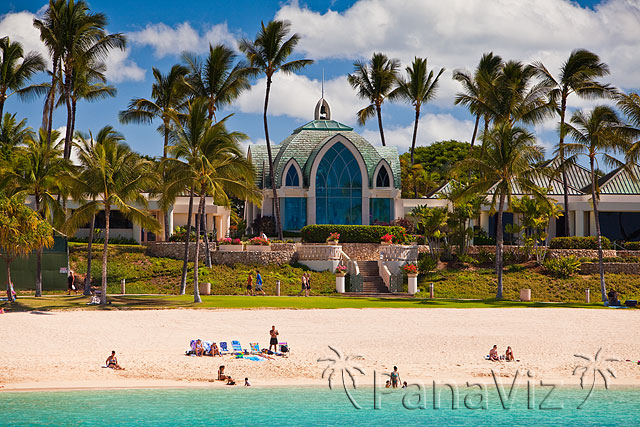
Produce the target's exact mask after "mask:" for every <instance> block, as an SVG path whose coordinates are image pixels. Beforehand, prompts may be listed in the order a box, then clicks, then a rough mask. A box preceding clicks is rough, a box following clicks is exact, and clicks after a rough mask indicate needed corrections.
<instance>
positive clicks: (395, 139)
mask: <svg viewBox="0 0 640 427" xmlns="http://www.w3.org/2000/svg"><path fill="white" fill-rule="evenodd" d="M383 120H384V119H383ZM383 125H384V122H383ZM473 125H474V123H473V122H472V121H471V120H458V119H456V118H455V117H453V116H452V115H451V114H431V113H427V114H423V115H422V116H421V117H420V122H419V124H418V135H417V137H416V146H417V147H418V146H421V145H431V144H432V143H433V142H436V141H443V140H449V139H456V140H459V141H469V140H470V139H471V134H472V133H473ZM362 136H364V137H365V138H366V139H367V140H368V141H369V142H371V143H372V144H374V145H380V131H379V130H378V128H377V127H376V128H375V129H366V130H364V131H363V132H362ZM412 136H413V122H411V123H409V124H407V125H406V126H387V127H385V128H384V137H385V140H386V143H387V145H390V146H396V147H398V150H399V151H400V152H404V151H407V150H408V149H409V148H410V147H411V138H412Z"/></svg>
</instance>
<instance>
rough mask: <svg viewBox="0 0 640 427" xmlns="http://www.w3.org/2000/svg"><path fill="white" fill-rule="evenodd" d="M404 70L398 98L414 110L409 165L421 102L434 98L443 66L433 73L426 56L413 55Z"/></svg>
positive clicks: (414, 143)
mask: <svg viewBox="0 0 640 427" xmlns="http://www.w3.org/2000/svg"><path fill="white" fill-rule="evenodd" d="M406 71H407V79H406V80H405V79H403V78H398V83H397V84H398V98H399V99H403V100H405V101H407V102H409V103H411V105H413V108H414V109H415V111H416V117H415V121H414V124H413V137H412V138H411V165H413V163H414V162H413V151H414V150H415V147H416V136H417V134H418V121H419V120H420V108H422V105H423V104H425V103H427V102H429V101H431V100H432V99H435V97H436V93H437V90H438V79H439V78H440V76H441V75H442V73H444V68H440V71H438V74H437V75H434V73H433V70H431V71H428V68H427V58H418V57H415V58H414V60H413V63H412V64H411V66H410V67H407V68H406ZM427 71H428V73H427ZM434 76H435V77H434ZM416 197H417V192H416Z"/></svg>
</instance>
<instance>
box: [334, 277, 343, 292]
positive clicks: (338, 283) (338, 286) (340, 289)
mask: <svg viewBox="0 0 640 427" xmlns="http://www.w3.org/2000/svg"><path fill="white" fill-rule="evenodd" d="M336 292H338V293H339V294H343V293H344V276H336Z"/></svg>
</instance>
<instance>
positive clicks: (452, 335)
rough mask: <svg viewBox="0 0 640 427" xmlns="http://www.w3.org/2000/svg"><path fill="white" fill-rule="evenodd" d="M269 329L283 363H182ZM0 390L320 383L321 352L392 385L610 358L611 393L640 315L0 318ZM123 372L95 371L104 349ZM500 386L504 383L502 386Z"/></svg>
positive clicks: (630, 372)
mask: <svg viewBox="0 0 640 427" xmlns="http://www.w3.org/2000/svg"><path fill="white" fill-rule="evenodd" d="M272 324H273V325H276V327H277V329H278V330H279V331H280V334H281V335H280V337H281V340H282V341H287V342H289V345H290V347H291V350H292V353H291V357H289V358H287V359H283V358H277V359H276V360H273V361H268V362H252V361H248V360H236V359H233V358H232V357H231V356H226V357H224V358H211V357H187V356H185V355H184V352H185V350H186V349H188V345H189V340H190V339H192V338H203V339H208V340H214V341H229V342H230V341H231V340H233V339H238V340H240V342H241V343H242V345H243V347H246V348H248V347H249V342H254V341H257V342H259V343H260V345H261V346H262V347H264V346H266V345H267V344H268V338H269V335H268V331H269V329H270V328H271V325H272ZM0 325H1V331H2V332H0V386H1V387H2V388H1V390H5V391H7V390H16V389H21V390H25V389H55V388H92V387H98V388H107V387H175V386H189V387H191V386H204V387H211V386H222V383H221V382H217V381H216V382H211V381H210V380H211V379H213V378H215V375H216V372H217V368H218V366H219V365H221V364H224V365H226V366H227V372H228V373H230V374H232V375H233V376H234V378H236V379H238V380H242V379H244V377H249V378H250V380H251V382H252V384H253V385H257V386H271V385H325V384H326V381H325V380H323V379H321V374H322V371H323V369H324V367H325V366H326V363H318V362H317V359H318V358H322V357H328V356H331V355H332V353H331V352H330V350H329V348H328V347H327V346H328V345H332V346H334V347H336V348H338V349H340V350H341V351H343V352H344V353H346V354H353V355H361V356H362V357H363V358H364V359H362V360H356V361H355V363H357V364H359V365H360V366H361V367H362V368H363V369H364V370H365V373H366V375H365V376H362V377H361V378H360V380H359V383H360V384H367V383H372V382H373V371H374V370H376V371H378V372H381V373H383V372H389V371H390V370H391V369H392V367H393V365H398V367H399V369H400V374H401V377H402V379H403V380H407V381H410V382H413V381H418V380H419V381H423V382H425V383H430V382H431V381H432V380H433V379H436V380H438V381H450V380H455V381H457V382H458V383H459V384H461V383H464V382H466V381H476V382H477V381H485V382H490V381H491V377H490V375H491V369H494V370H495V371H496V372H497V373H498V374H499V375H501V376H503V377H512V376H513V375H514V374H515V371H516V370H520V374H525V373H526V372H527V371H532V372H535V375H536V377H537V378H539V379H542V380H547V381H562V382H563V383H564V384H577V383H578V380H579V379H578V377H577V376H572V371H573V369H574V368H575V367H576V366H578V364H582V363H583V361H581V360H579V359H577V358H575V357H574V354H576V353H581V354H585V355H591V356H593V355H594V354H595V353H596V352H597V351H598V349H600V348H601V347H602V348H603V356H606V357H615V358H619V359H622V360H626V359H630V360H632V362H626V361H624V362H610V363H608V365H609V366H610V367H612V368H613V369H614V371H615V373H616V374H617V377H618V378H617V379H616V380H613V383H612V384H614V385H634V386H638V385H640V366H638V365H637V363H636V362H637V361H638V360H639V359H640V328H639V326H640V310H631V309H629V310H582V309H553V308H547V309H533V308H511V309H339V310H158V311H108V312H88V311H76V312H52V313H41V314H36V313H11V314H4V315H0ZM493 344H497V345H498V348H499V350H500V353H501V354H503V353H504V350H505V348H506V346H507V345H510V346H511V347H512V348H513V350H514V353H515V356H516V358H517V359H520V362H519V363H504V362H489V361H485V360H483V358H484V356H485V355H486V354H488V352H489V349H490V347H491V346H492V345H493ZM112 349H113V350H116V351H117V356H118V359H119V362H120V364H121V365H123V366H124V367H125V368H126V370H125V371H113V370H111V369H104V368H101V365H103V364H104V361H105V359H106V358H107V356H108V355H109V354H110V352H111V350H112ZM506 381H507V380H506V379H505V382H506Z"/></svg>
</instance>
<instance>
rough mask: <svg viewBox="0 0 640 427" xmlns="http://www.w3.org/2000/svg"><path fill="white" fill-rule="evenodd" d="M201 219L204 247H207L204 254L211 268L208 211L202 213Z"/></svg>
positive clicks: (208, 266) (207, 264)
mask: <svg viewBox="0 0 640 427" xmlns="http://www.w3.org/2000/svg"><path fill="white" fill-rule="evenodd" d="M205 201H206V196H205ZM204 210H205V211H206V210H207V209H206V204H205V209H204ZM200 221H201V222H202V224H201V225H200V226H201V227H202V229H203V230H204V248H205V254H204V264H205V265H206V266H207V268H211V247H210V246H209V233H208V232H207V214H206V212H203V213H202V216H201V217H200Z"/></svg>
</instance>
